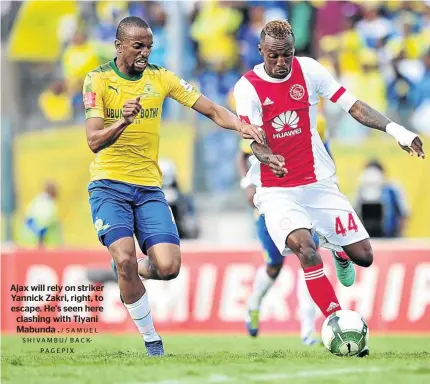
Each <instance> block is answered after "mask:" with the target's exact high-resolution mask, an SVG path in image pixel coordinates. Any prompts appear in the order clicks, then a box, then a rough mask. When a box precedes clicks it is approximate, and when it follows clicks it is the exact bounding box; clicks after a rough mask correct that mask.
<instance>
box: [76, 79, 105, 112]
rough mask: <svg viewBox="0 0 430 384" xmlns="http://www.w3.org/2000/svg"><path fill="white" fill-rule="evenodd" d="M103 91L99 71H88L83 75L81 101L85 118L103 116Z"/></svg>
mask: <svg viewBox="0 0 430 384" xmlns="http://www.w3.org/2000/svg"><path fill="white" fill-rule="evenodd" d="M104 91H105V86H104V81H103V79H102V78H101V73H99V72H90V73H88V74H87V76H86V77H85V81H84V86H83V92H82V93H83V95H82V96H83V101H84V106H85V118H86V119H89V118H91V117H101V118H102V119H103V118H104V117H105V114H104V105H103V94H104Z"/></svg>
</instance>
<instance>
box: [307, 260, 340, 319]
mask: <svg viewBox="0 0 430 384" xmlns="http://www.w3.org/2000/svg"><path fill="white" fill-rule="evenodd" d="M303 271H304V273H305V280H306V285H307V286H308V290H309V293H310V295H311V297H312V299H313V300H314V302H315V304H316V305H318V307H319V309H320V310H321V312H322V313H323V315H324V316H325V317H328V316H329V315H330V314H331V313H333V312H336V311H338V310H340V309H342V308H341V307H340V304H339V300H338V299H337V297H336V294H335V293H334V289H333V286H332V285H331V283H330V281H329V280H328V279H327V276H326V275H325V274H324V270H323V265H322V264H318V265H315V266H313V267H308V268H303Z"/></svg>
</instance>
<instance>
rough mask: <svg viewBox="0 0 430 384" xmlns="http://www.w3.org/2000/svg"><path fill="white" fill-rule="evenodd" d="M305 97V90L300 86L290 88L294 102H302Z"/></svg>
mask: <svg viewBox="0 0 430 384" xmlns="http://www.w3.org/2000/svg"><path fill="white" fill-rule="evenodd" d="M304 95H305V89H304V88H303V87H302V86H301V85H300V84H294V85H293V86H292V87H291V88H290V96H291V97H292V98H293V99H294V100H300V99H302V98H303V96H304Z"/></svg>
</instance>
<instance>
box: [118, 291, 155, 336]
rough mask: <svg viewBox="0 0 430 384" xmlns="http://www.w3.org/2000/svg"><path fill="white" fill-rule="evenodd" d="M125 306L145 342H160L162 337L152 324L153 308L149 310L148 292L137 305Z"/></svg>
mask: <svg viewBox="0 0 430 384" xmlns="http://www.w3.org/2000/svg"><path fill="white" fill-rule="evenodd" d="M124 305H125V307H126V308H127V309H128V312H129V313H130V316H131V318H132V319H133V321H134V324H136V327H137V329H138V330H139V332H140V333H141V334H142V336H143V339H144V340H145V341H156V340H160V336H158V334H157V332H155V328H154V323H153V322H152V316H151V308H149V303H148V294H147V293H146V292H145V293H144V294H143V296H142V297H141V298H140V299H139V300H137V301H136V302H135V303H133V304H124Z"/></svg>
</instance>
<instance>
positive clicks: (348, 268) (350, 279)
mask: <svg viewBox="0 0 430 384" xmlns="http://www.w3.org/2000/svg"><path fill="white" fill-rule="evenodd" d="M331 254H332V256H333V260H334V265H335V266H336V275H337V278H338V280H339V281H340V282H341V284H342V285H344V286H345V287H350V286H351V285H352V284H354V281H355V267H354V264H353V263H352V261H351V260H346V259H344V258H342V257H340V256H338V252H335V251H331Z"/></svg>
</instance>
